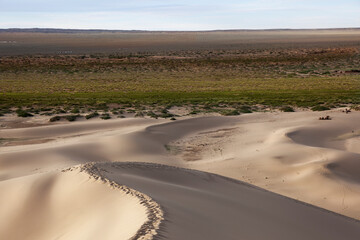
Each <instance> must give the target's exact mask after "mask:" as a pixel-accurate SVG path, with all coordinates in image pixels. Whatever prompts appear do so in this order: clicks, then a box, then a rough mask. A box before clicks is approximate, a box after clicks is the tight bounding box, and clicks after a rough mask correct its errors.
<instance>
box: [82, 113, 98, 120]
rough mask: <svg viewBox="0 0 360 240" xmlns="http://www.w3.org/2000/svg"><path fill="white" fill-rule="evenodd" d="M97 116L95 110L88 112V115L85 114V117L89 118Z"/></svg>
mask: <svg viewBox="0 0 360 240" xmlns="http://www.w3.org/2000/svg"><path fill="white" fill-rule="evenodd" d="M97 116H99V114H98V113H97V112H93V113H90V114H88V115H86V116H85V118H86V119H90V118H94V117H97Z"/></svg>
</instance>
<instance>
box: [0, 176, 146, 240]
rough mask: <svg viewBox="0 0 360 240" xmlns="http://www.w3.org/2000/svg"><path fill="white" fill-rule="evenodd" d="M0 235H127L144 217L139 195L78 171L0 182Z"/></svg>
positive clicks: (45, 237)
mask: <svg viewBox="0 0 360 240" xmlns="http://www.w3.org/2000/svg"><path fill="white" fill-rule="evenodd" d="M0 192H1V196H2V197H1V198H0V219H1V226H0V239H14V240H17V239H19V240H20V239H39V240H41V239H44V240H48V239H94V240H95V239H129V238H131V237H132V236H134V235H135V234H136V233H137V231H138V229H140V227H141V226H142V225H143V224H144V223H145V222H146V221H147V208H146V207H145V206H144V205H142V204H141V203H140V201H139V199H137V198H135V197H133V196H131V195H129V194H126V193H125V192H123V191H120V190H118V189H112V188H110V187H108V186H106V185H104V184H103V183H102V182H100V181H96V180H95V179H92V178H89V175H88V174H85V173H81V172H79V171H73V172H53V173H46V174H36V175H32V176H27V177H20V178H16V179H12V180H8V181H1V182H0Z"/></svg>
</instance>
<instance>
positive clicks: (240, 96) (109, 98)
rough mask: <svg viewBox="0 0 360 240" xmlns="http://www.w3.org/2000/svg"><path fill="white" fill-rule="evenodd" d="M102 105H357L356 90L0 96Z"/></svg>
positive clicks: (9, 100) (7, 100)
mask: <svg viewBox="0 0 360 240" xmlns="http://www.w3.org/2000/svg"><path fill="white" fill-rule="evenodd" d="M102 103H121V104H126V103H132V104H133V103H136V104H174V105H176V104H178V105H182V104H206V103H241V104H252V105H253V104H263V105H270V106H282V105H292V106H303V107H310V106H315V105H318V104H323V103H327V104H360V91H359V90H288V91H286V90H279V91H271V90H268V91H258V90H254V91H211V92H170V91H169V92H128V93H121V92H91V93H52V94H48V93H0V104H1V105H3V106H32V105H47V106H58V105H96V104H102Z"/></svg>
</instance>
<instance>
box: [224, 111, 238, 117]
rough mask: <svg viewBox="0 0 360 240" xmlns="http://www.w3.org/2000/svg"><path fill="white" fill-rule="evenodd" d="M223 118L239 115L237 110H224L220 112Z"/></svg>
mask: <svg viewBox="0 0 360 240" xmlns="http://www.w3.org/2000/svg"><path fill="white" fill-rule="evenodd" d="M221 115H223V116H237V115H240V113H239V111H238V110H224V111H222V112H221Z"/></svg>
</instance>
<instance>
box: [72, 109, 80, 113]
mask: <svg viewBox="0 0 360 240" xmlns="http://www.w3.org/2000/svg"><path fill="white" fill-rule="evenodd" d="M70 112H71V113H80V110H79V109H78V108H74V109H72V110H71V111H70Z"/></svg>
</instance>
